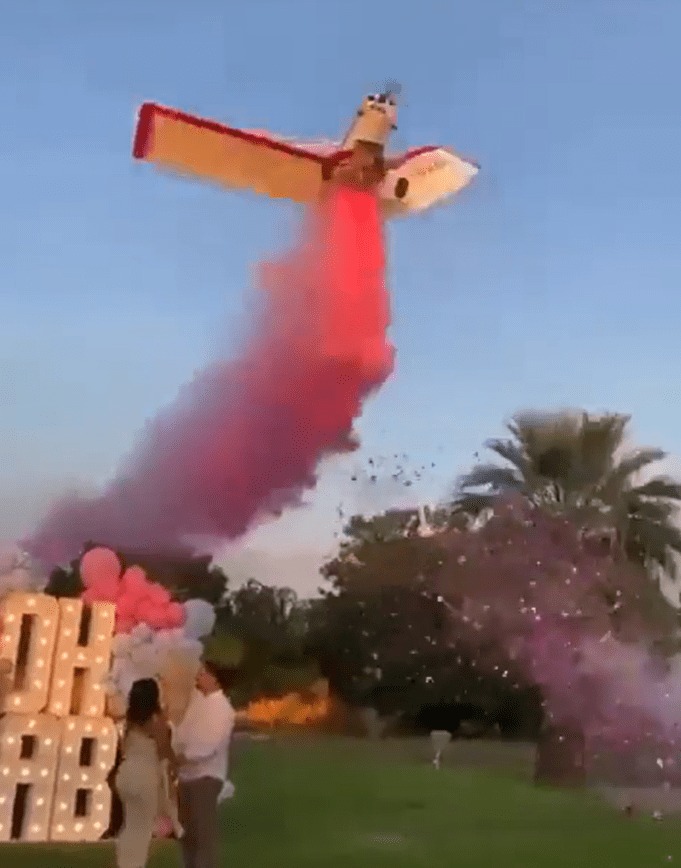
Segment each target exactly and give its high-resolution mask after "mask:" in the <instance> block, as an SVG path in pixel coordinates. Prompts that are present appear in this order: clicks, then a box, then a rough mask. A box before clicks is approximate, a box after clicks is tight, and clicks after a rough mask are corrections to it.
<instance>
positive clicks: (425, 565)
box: [309, 510, 518, 720]
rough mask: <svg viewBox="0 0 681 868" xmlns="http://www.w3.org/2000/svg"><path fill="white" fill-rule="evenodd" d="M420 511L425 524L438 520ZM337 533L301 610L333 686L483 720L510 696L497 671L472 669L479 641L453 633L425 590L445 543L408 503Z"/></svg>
mask: <svg viewBox="0 0 681 868" xmlns="http://www.w3.org/2000/svg"><path fill="white" fill-rule="evenodd" d="M427 518H428V519H429V521H428V526H429V529H431V530H432V528H433V525H434V524H435V525H436V526H437V524H440V525H442V526H444V525H445V524H446V519H447V517H446V515H443V516H438V517H436V518H435V519H433V517H432V516H427ZM345 535H346V539H345V541H344V543H343V544H342V546H341V550H340V553H339V555H338V557H336V558H334V559H333V560H332V561H330V562H329V563H328V564H326V565H325V566H324V567H323V569H322V573H323V575H324V576H325V577H326V579H327V581H328V582H329V586H330V587H329V590H328V592H327V593H326V595H325V596H324V598H323V599H322V600H320V601H319V602H318V603H317V604H316V605H315V606H314V608H313V610H312V611H311V615H310V634H309V636H310V638H309V641H310V647H311V649H313V650H314V653H315V654H316V655H317V656H318V659H319V660H320V664H321V666H322V669H323V671H324V673H325V674H326V675H327V676H328V677H329V679H330V681H331V685H332V688H333V689H334V692H336V693H337V694H339V695H340V696H341V697H342V698H344V699H345V700H346V701H349V702H350V703H352V704H355V705H365V706H372V707H375V708H377V709H378V710H379V711H381V712H382V713H384V714H399V715H400V716H401V717H403V718H406V719H414V718H417V717H418V716H419V713H420V712H421V711H422V710H423V709H424V707H430V708H431V709H437V708H442V707H443V706H446V707H447V708H448V711H447V714H448V716H449V719H450V720H451V718H452V715H453V713H454V712H453V708H454V707H458V708H460V710H461V715H462V716H476V715H477V716H480V717H487V718H488V719H490V720H491V719H492V718H493V717H494V716H495V714H496V715H497V716H498V712H500V709H501V708H502V707H503V706H504V704H505V703H506V704H508V702H509V701H516V700H517V698H518V694H516V695H514V696H513V697H511V695H510V686H509V684H508V683H507V682H504V681H503V680H502V679H501V677H500V674H499V673H492V674H490V673H484V674H481V673H480V672H479V671H478V669H477V657H478V653H479V649H478V648H476V647H475V646H474V645H471V644H470V643H469V642H464V641H461V640H460V639H459V638H458V637H457V636H456V635H455V633H453V631H452V627H451V623H450V620H449V618H448V617H447V612H446V609H445V608H444V607H443V605H442V603H441V600H440V599H439V595H438V594H437V593H436V592H435V591H434V587H435V581H436V577H437V576H438V575H439V574H440V572H441V570H442V565H443V562H444V558H445V551H444V550H443V549H442V548H441V546H440V544H439V541H438V536H437V535H431V534H430V533H424V527H423V525H422V524H421V523H419V521H418V514H417V513H416V512H415V511H411V510H409V511H399V512H397V511H393V512H389V513H387V514H384V515H379V516H376V517H375V518H374V519H369V518H364V517H359V516H357V517H354V518H353V519H351V520H350V522H349V523H348V526H347V528H346V530H345Z"/></svg>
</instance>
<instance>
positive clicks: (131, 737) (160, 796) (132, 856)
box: [116, 678, 175, 868]
mask: <svg viewBox="0 0 681 868" xmlns="http://www.w3.org/2000/svg"><path fill="white" fill-rule="evenodd" d="M122 750H123V761H122V762H121V765H120V767H119V769H118V773H117V775H116V790H117V792H118V796H119V798H120V800H121V802H122V805H123V828H122V829H121V831H120V833H119V835H118V838H117V839H116V864H117V866H118V868H144V866H145V865H146V864H147V859H148V857H149V847H150V844H151V838H152V835H153V832H154V825H155V823H156V819H157V817H158V815H159V813H160V810H161V806H162V803H163V800H164V790H165V791H166V792H167V789H166V788H165V787H164V783H165V780H166V778H165V767H166V766H167V765H169V766H170V768H171V769H173V770H174V768H175V756H174V754H173V750H172V747H171V745H170V732H169V729H168V724H167V722H166V721H165V719H164V717H163V714H162V711H161V703H160V691H159V686H158V684H157V683H156V681H155V680H154V679H153V678H142V679H140V680H139V681H135V683H134V684H133V685H132V688H131V690H130V696H129V697H128V710H127V714H126V730H125V735H124V737H123V744H122Z"/></svg>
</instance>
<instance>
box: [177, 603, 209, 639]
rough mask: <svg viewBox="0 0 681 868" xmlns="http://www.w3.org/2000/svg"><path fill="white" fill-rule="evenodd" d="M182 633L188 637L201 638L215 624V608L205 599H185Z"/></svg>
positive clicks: (206, 634)
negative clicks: (184, 618)
mask: <svg viewBox="0 0 681 868" xmlns="http://www.w3.org/2000/svg"><path fill="white" fill-rule="evenodd" d="M184 611H185V616H186V620H185V624H184V634H185V636H187V637H188V638H190V639H203V637H204V636H208V634H209V633H211V632H212V630H213V627H214V626H215V609H213V607H212V606H211V604H210V603H207V602H206V601H205V600H187V602H186V603H185V604H184Z"/></svg>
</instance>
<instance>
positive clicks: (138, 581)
mask: <svg viewBox="0 0 681 868" xmlns="http://www.w3.org/2000/svg"><path fill="white" fill-rule="evenodd" d="M147 586H148V579H147V575H146V573H145V572H144V570H143V569H142V567H128V569H127V570H126V571H125V572H124V573H123V575H122V577H121V587H120V592H121V593H122V594H123V595H125V596H127V595H128V594H129V595H130V596H135V597H138V596H142V595H143V594H144V593H145V592H146V589H147Z"/></svg>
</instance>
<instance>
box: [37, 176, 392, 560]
mask: <svg viewBox="0 0 681 868" xmlns="http://www.w3.org/2000/svg"><path fill="white" fill-rule="evenodd" d="M384 266H385V263H384V248H383V232H382V221H381V217H380V213H379V209H378V203H377V201H376V198H375V196H373V195H372V194H370V193H368V192H364V191H360V190H353V189H348V188H342V189H338V190H336V191H334V192H333V193H332V194H331V195H330V197H329V198H328V199H327V200H326V201H325V202H323V203H321V204H320V205H319V206H318V208H316V209H315V210H313V211H311V212H310V214H309V215H308V219H307V221H306V224H305V228H304V232H303V234H302V238H301V240H300V243H299V245H298V246H297V248H296V249H294V251H293V252H292V253H290V254H289V255H288V256H285V257H284V258H282V259H281V260H279V261H277V262H273V263H266V264H265V265H264V266H263V267H262V269H261V277H260V283H261V291H262V296H263V298H262V301H263V305H262V309H261V311H260V314H259V319H258V321H257V322H256V328H255V333H254V337H253V339H252V340H251V342H250V345H249V346H248V347H247V348H246V350H245V351H244V352H243V354H242V355H241V357H239V358H237V359H236V360H234V361H231V362H220V363H215V364H213V365H212V366H210V367H208V368H207V369H205V370H203V371H202V372H200V373H199V374H198V375H197V376H196V377H195V379H194V380H193V381H192V382H190V383H189V384H188V385H186V386H185V387H184V389H183V390H181V392H180V395H179V397H178V399H177V401H176V402H175V403H174V404H173V405H172V406H171V407H170V408H168V409H166V410H164V411H163V412H161V413H160V414H159V415H158V416H157V418H156V419H155V420H154V421H152V422H151V423H150V425H149V426H148V429H147V430H146V431H145V432H144V435H143V437H142V439H141V441H140V442H139V444H138V446H137V447H136V449H135V450H134V451H133V453H132V455H131V456H130V458H129V459H128V460H127V461H126V462H125V464H124V466H123V468H122V469H121V471H120V472H119V473H118V475H117V477H116V478H115V479H114V481H113V482H111V483H110V484H109V485H108V486H107V487H106V488H105V490H104V491H103V492H102V494H101V495H100V496H99V497H96V498H93V499H83V498H80V499H79V498H71V499H66V500H62V501H60V502H57V503H55V504H54V505H53V507H52V508H51V510H50V511H49V512H48V514H47V516H46V517H45V519H44V521H43V522H42V523H41V525H40V526H39V527H38V529H37V530H36V532H35V533H34V534H33V536H32V538H31V539H29V540H27V541H25V543H24V545H25V547H26V549H27V551H29V552H30V553H31V554H33V555H34V556H36V557H38V558H40V559H41V560H43V561H47V562H51V563H55V562H63V561H64V560H65V559H67V558H70V557H74V556H75V555H77V554H78V552H79V551H80V550H81V548H82V546H83V544H84V543H85V542H87V541H90V540H92V541H96V542H101V543H103V544H106V545H109V546H113V547H116V548H121V549H124V548H134V549H142V548H144V549H156V550H158V549H164V548H168V547H176V546H177V544H178V543H179V542H180V541H181V540H182V539H183V538H184V537H208V538H211V539H212V540H214V541H220V540H227V539H235V538H237V537H239V536H241V535H242V534H243V533H244V532H245V531H247V530H248V528H249V527H250V526H251V525H252V524H253V523H254V522H255V521H257V520H258V519H259V518H261V517H265V516H268V515H270V516H272V515H278V514H279V513H280V512H281V511H282V510H283V509H284V508H285V507H288V506H292V505H296V504H298V503H299V502H300V498H301V496H302V494H303V493H304V491H305V490H306V489H309V488H311V487H313V486H314V485H315V483H316V475H315V474H316V468H317V465H318V463H319V462H320V460H321V459H322V458H324V457H325V456H327V455H329V454H333V453H343V452H349V451H352V450H353V449H355V448H356V447H357V443H356V440H355V438H354V436H353V421H354V420H355V419H356V418H357V417H358V416H359V415H360V413H361V410H362V404H363V401H364V400H365V399H366V398H367V396H368V395H369V394H370V393H371V392H373V391H374V390H375V389H376V388H378V387H379V386H380V385H381V384H382V383H383V382H384V381H385V380H386V378H387V377H388V376H389V374H390V372H391V371H392V366H393V349H392V347H391V345H390V344H389V342H388V340H387V337H386V331H387V328H388V326H389V320H390V313H389V300H388V293H387V289H386V286H385V281H384Z"/></svg>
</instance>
